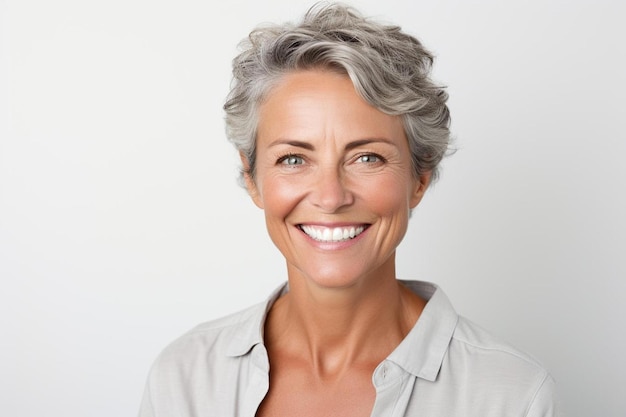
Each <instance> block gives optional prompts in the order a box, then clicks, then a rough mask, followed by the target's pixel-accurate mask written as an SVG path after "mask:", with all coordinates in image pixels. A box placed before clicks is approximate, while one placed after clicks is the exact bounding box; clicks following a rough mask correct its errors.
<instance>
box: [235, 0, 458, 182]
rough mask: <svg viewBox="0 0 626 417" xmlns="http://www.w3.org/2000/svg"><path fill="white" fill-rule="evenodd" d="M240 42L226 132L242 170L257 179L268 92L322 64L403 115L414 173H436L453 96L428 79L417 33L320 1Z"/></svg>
mask: <svg viewBox="0 0 626 417" xmlns="http://www.w3.org/2000/svg"><path fill="white" fill-rule="evenodd" d="M239 46H240V48H241V52H240V53H239V55H238V56H237V57H235V59H234V60H233V64H232V66H233V80H232V83H231V90H230V93H229V95H228V97H227V101H226V103H225V104H224V110H225V112H226V135H227V137H228V139H229V140H230V141H231V142H232V143H233V144H234V146H235V147H236V148H237V150H239V151H240V152H241V153H242V155H243V156H244V157H245V158H246V159H247V161H248V169H247V170H246V171H245V172H242V177H243V174H248V175H250V177H251V178H252V179H254V174H255V161H256V135H257V125H258V109H259V106H260V104H261V103H262V102H263V99H264V98H265V97H266V96H267V95H268V93H269V92H270V91H271V89H272V87H273V86H275V85H276V84H277V83H278V82H280V80H281V78H282V77H283V76H284V75H286V74H288V73H292V72H294V71H299V70H308V69H316V68H323V69H329V70H333V71H338V72H341V73H344V74H346V75H347V76H349V77H350V80H351V81H352V83H353V85H354V88H355V90H356V91H357V93H358V94H359V95H360V96H361V97H363V99H365V100H366V101H367V102H368V103H369V104H371V105H372V106H373V107H375V108H377V109H378V110H380V111H382V112H384V113H386V114H390V115H399V116H401V117H402V120H403V123H404V130H405V134H406V136H407V138H408V141H409V148H410V150H411V154H412V164H413V170H414V174H415V175H416V176H417V177H419V176H421V175H423V174H425V173H427V172H431V179H432V180H435V179H436V178H437V176H438V164H439V162H440V161H441V159H442V158H443V156H444V155H445V154H446V152H447V150H448V145H449V142H450V129H449V127H450V113H449V110H448V107H447V105H446V101H447V99H448V95H447V93H446V92H445V90H444V88H443V87H441V86H438V85H436V84H435V83H434V82H433V81H432V80H431V79H430V72H431V68H432V64H433V55H432V54H431V53H430V52H429V51H428V50H426V49H425V48H424V46H423V45H422V44H421V42H420V41H419V40H417V39H416V38H415V37H413V36H411V35H409V34H406V33H404V32H402V31H401V28H400V27H398V26H393V25H387V24H382V23H377V22H374V21H372V20H370V19H368V18H365V17H363V16H362V15H361V14H360V13H359V12H357V11H356V10H355V9H353V8H351V7H348V6H345V5H342V4H329V3H318V4H316V5H314V6H313V7H312V8H311V9H309V11H308V12H307V13H306V14H305V16H304V18H303V19H302V21H301V22H300V23H298V24H296V25H294V24H291V23H288V24H285V25H268V26H262V27H258V28H256V29H255V30H253V31H252V32H251V33H250V35H249V36H248V38H247V39H244V40H243V41H242V42H241V43H240V45H239Z"/></svg>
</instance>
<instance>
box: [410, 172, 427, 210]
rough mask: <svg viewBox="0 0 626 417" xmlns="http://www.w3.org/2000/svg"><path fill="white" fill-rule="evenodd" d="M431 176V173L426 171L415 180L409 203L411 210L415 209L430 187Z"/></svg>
mask: <svg viewBox="0 0 626 417" xmlns="http://www.w3.org/2000/svg"><path fill="white" fill-rule="evenodd" d="M431 175H432V171H428V172H425V173H424V174H422V175H420V177H419V178H418V179H416V180H415V184H414V185H413V190H412V192H411V199H410V201H409V204H410V207H411V208H412V209H414V208H415V207H417V205H418V204H419V203H420V201H422V197H424V193H425V192H426V189H427V188H428V186H429V185H430V179H431Z"/></svg>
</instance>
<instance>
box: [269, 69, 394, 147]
mask: <svg viewBox="0 0 626 417" xmlns="http://www.w3.org/2000/svg"><path fill="white" fill-rule="evenodd" d="M258 133H259V139H263V138H267V137H282V136H285V137H289V138H295V137H297V138H298V139H307V136H311V137H320V136H327V135H333V136H334V135H339V136H341V137H345V138H346V139H357V138H364V137H372V136H373V137H384V138H388V139H390V138H392V137H395V136H402V137H403V136H404V130H403V126H402V122H401V119H400V117H399V116H391V115H388V114H386V113H383V112H381V111H380V110H378V109H376V108H375V107H373V106H372V105H370V104H369V103H368V102H366V101H365V100H364V99H363V98H361V96H359V95H358V93H357V92H356V90H355V89H354V86H353V84H352V81H351V80H350V78H349V77H348V76H347V75H343V74H339V73H337V72H332V71H328V70H308V71H298V72H293V73H290V74H287V75H285V76H284V77H283V78H281V80H280V81H279V82H278V84H277V85H276V86H275V87H274V88H273V89H272V90H271V91H270V92H269V94H268V95H267V97H266V99H265V100H264V102H263V103H262V104H261V106H260V108H259V124H258ZM294 136H295V137H294Z"/></svg>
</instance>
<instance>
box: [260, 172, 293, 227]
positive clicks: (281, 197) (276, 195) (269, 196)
mask: <svg viewBox="0 0 626 417" xmlns="http://www.w3.org/2000/svg"><path fill="white" fill-rule="evenodd" d="M301 192H302V187H298V186H296V185H295V184H292V183H291V182H290V181H286V180H284V179H280V178H266V179H265V181H263V185H262V190H261V193H262V199H263V204H264V209H265V216H266V217H267V218H268V219H270V218H284V217H286V216H287V215H289V213H291V211H292V210H293V209H294V207H295V206H296V205H297V204H298V201H299V200H300V198H301V196H300V194H299V193H301Z"/></svg>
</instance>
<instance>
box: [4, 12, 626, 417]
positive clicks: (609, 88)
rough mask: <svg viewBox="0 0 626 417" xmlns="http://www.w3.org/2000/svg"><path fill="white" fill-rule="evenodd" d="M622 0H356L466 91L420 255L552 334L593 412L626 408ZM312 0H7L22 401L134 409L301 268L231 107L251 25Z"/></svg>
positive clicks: (9, 283)
mask: <svg viewBox="0 0 626 417" xmlns="http://www.w3.org/2000/svg"><path fill="white" fill-rule="evenodd" d="M507 3H510V4H507ZM620 3H621V2H618V1H617V0H616V1H615V2H609V1H608V0H605V1H595V2H592V1H591V0H590V1H588V2H583V1H580V0H579V1H564V0H563V1H552V2H547V1H530V2H524V4H523V5H522V2H506V3H505V2H501V1H499V2H498V1H492V2H488V1H465V2H460V1H458V2H454V1H441V0H438V1H434V0H433V1H408V0H404V1H400V0H385V1H380V0H369V1H354V2H352V4H353V5H355V6H357V7H359V8H360V9H361V10H362V11H363V12H364V13H365V14H367V15H371V16H376V17H378V18H379V19H382V20H386V21H390V22H394V23H397V24H400V25H401V26H402V27H403V28H404V29H405V30H406V31H408V32H410V33H412V34H414V35H416V36H418V37H419V38H420V39H422V41H423V42H424V43H425V44H426V45H427V46H428V47H429V48H430V49H431V50H432V51H433V52H434V53H435V54H436V55H437V61H436V66H435V71H434V75H435V78H436V79H437V80H439V81H440V82H441V83H443V84H445V85H447V86H448V91H449V93H450V96H451V98H450V108H451V111H452V115H453V126H452V127H453V132H454V135H455V137H456V141H457V146H458V148H459V151H458V152H457V153H456V154H455V155H454V156H452V157H450V158H448V159H447V160H446V161H445V162H444V164H443V175H442V178H441V181H440V182H439V183H437V184H436V185H435V187H434V188H432V189H431V190H430V191H429V193H427V195H426V197H425V199H424V201H423V202H422V205H421V206H420V207H419V208H418V210H416V211H415V213H414V216H413V219H412V220H411V223H412V224H411V226H410V230H409V233H408V235H407V237H406V239H405V241H404V242H403V244H402V246H401V248H400V249H399V256H398V258H399V277H401V278H407V279H423V280H429V281H434V282H436V283H438V284H440V285H441V286H442V287H443V288H444V290H445V291H446V292H447V293H448V295H449V297H450V298H451V300H452V302H453V303H454V304H455V306H456V307H457V309H458V311H459V312H460V313H461V314H464V315H465V316H467V317H469V318H470V319H472V320H474V321H476V322H478V323H480V324H481V325H483V326H484V327H486V328H487V329H489V330H491V331H492V332H494V333H496V334H498V335H500V336H501V337H503V338H504V339H506V340H508V341H510V342H512V343H513V344H515V345H516V346H518V347H520V348H521V349H524V350H526V351H528V352H530V353H532V354H533V355H534V356H536V357H537V358H538V359H539V360H540V361H541V362H542V363H544V365H545V366H546V367H547V368H548V369H549V370H550V371H551V372H552V373H553V375H554V377H555V378H556V380H557V383H558V386H559V389H560V391H561V397H562V401H563V408H564V410H565V412H566V413H567V414H568V415H569V416H572V417H583V416H594V417H595V416H602V417H609V416H613V417H623V416H624V415H626V395H625V393H626V366H625V360H624V358H623V357H624V352H626V325H624V321H623V320H624V318H626V307H625V304H624V300H625V299H626V266H625V265H626V263H625V260H624V258H625V255H626V251H625V249H626V222H625V220H624V215H625V213H626V197H625V196H624V191H625V188H626V187H625V182H626V181H625V179H626V168H625V164H624V160H625V157H626V138H625V134H624V120H625V118H626V111H625V105H624V93H625V92H626V88H625V86H626V81H625V75H624V74H625V73H626V68H625V65H624V60H625V58H626V57H625V51H626V48H624V44H623V41H624V39H626V30H625V29H624V26H623V17H624V11H623V10H621V8H622V7H621V6H620V5H619V4H620ZM310 4H311V3H310V2H309V1H301V0H272V1H271V2H258V1H240V0H229V1H224V2H221V3H219V4H216V3H215V2H212V1H208V0H202V1H200V0H198V1H192V0H182V1H181V0H177V1H174V0H163V1H154V0H152V1H148V0H144V1H142V0H108V1H84V0H75V1H70V0H56V1H43V0H40V1H37V0H15V1H2V0H0V16H1V18H0V25H1V32H0V36H1V43H0V48H1V53H0V277H1V287H0V415H2V416H29V417H30V416H44V415H45V416H77V417H78V416H80V417H83V416H90V417H100V416H102V417H105V416H106V417H110V416H133V415H135V414H136V412H137V409H138V405H139V400H140V397H141V393H142V390H143V384H144V381H145V378H146V375H147V371H148V369H149V367H150V364H151V363H152V361H153V360H154V358H155V356H156V355H157V354H158V352H159V351H160V350H161V349H162V348H163V347H164V346H165V345H166V344H167V343H169V342H170V341H171V340H172V339H174V338H175V337H177V336H179V335H180V334H181V333H183V332H185V331H186V330H188V329H189V328H191V327H192V326H194V325H196V324H198V323H199V322H202V321H205V320H209V319H211V318H216V317H218V316H221V315H224V314H226V313H230V312H233V311H236V310H239V309H241V308H243V307H245V306H248V305H250V304H252V303H255V302H257V301H261V300H262V299H264V298H265V297H266V296H267V294H268V293H269V292H270V291H271V290H272V289H274V287H276V286H277V285H279V284H280V283H281V282H282V281H283V280H284V279H285V272H284V266H283V263H282V260H281V256H280V255H279V253H278V252H277V251H276V250H275V249H274V248H273V246H272V245H271V243H270V241H269V239H268V238H267V237H266V232H265V227H264V224H263V217H262V213H261V211H260V210H258V209H257V208H256V207H255V206H254V205H253V204H252V203H251V202H250V201H249V199H248V197H247V195H246V193H245V192H244V191H243V190H242V189H241V188H239V187H238V186H237V185H236V176H237V159H236V154H235V151H234V149H233V148H232V147H231V145H230V144H229V143H228V142H227V141H226V139H225V136H224V129H223V113H222V110H221V106H222V104H223V101H224V98H225V96H226V94H227V90H228V84H229V81H230V61H231V59H232V58H233V56H234V55H235V53H236V44H237V43H238V41H239V40H240V39H241V38H243V37H245V36H246V35H247V34H248V32H249V31H250V29H252V28H253V27H254V26H255V25H256V24H258V23H261V22H266V21H274V22H283V21H286V20H294V19H298V18H299V17H300V16H301V15H302V13H303V12H304V11H305V10H306V9H307V8H308V7H309V6H310Z"/></svg>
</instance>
